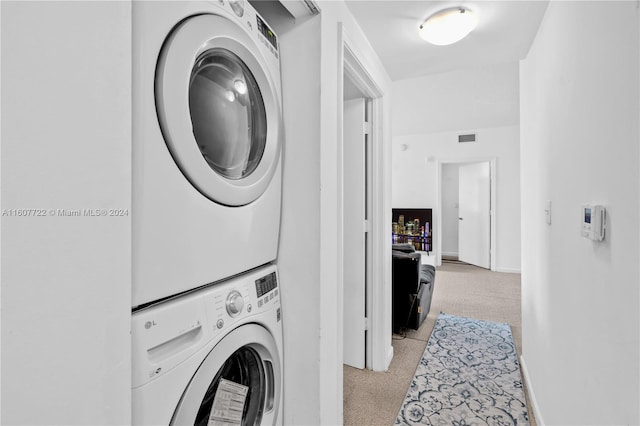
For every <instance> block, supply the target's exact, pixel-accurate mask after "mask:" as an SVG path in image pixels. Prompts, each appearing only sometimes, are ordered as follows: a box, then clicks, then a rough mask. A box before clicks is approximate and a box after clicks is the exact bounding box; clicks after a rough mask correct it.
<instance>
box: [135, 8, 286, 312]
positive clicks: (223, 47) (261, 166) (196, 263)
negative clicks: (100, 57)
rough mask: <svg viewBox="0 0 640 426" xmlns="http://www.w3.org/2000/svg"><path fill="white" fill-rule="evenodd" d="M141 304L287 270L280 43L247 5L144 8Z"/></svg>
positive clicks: (139, 18) (138, 161)
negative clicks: (282, 244)
mask: <svg viewBox="0 0 640 426" xmlns="http://www.w3.org/2000/svg"><path fill="white" fill-rule="evenodd" d="M132 66H133V209H132V225H133V283H134V284H133V300H132V306H134V307H136V306H142V305H144V304H147V303H151V302H154V301H157V300H160V299H162V298H166V297H170V296H173V295H176V294H179V293H181V292H184V291H188V290H190V289H193V288H197V287H199V286H203V285H207V284H209V283H212V282H215V281H218V280H221V279H224V278H227V277H230V276H233V275H236V274H239V273H242V272H244V271H247V270H250V269H252V268H255V267H258V266H260V265H264V264H267V263H269V262H272V261H273V260H274V259H275V258H276V254H277V247H278V235H279V229H280V206H281V186H282V184H281V182H282V179H281V162H280V156H281V146H282V135H283V128H282V108H281V105H282V103H281V87H280V62H279V50H278V39H277V36H276V35H275V34H274V32H273V31H272V30H271V29H270V27H269V26H268V25H267V23H265V21H264V20H263V19H262V18H261V17H260V16H259V15H258V14H257V13H256V11H255V10H254V9H253V8H252V7H251V5H249V3H248V2H246V1H244V0H216V1H207V2H191V1H157V2H155V1H136V2H134V4H133V64H132Z"/></svg>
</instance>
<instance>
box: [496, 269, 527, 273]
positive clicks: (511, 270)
mask: <svg viewBox="0 0 640 426" xmlns="http://www.w3.org/2000/svg"><path fill="white" fill-rule="evenodd" d="M496 272H505V273H507V274H520V273H521V271H520V269H516V268H503V267H498V268H496Z"/></svg>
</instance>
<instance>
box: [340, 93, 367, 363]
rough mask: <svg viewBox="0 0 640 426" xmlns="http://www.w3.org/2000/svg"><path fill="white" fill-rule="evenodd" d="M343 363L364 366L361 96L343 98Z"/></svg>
mask: <svg viewBox="0 0 640 426" xmlns="http://www.w3.org/2000/svg"><path fill="white" fill-rule="evenodd" d="M343 123H344V124H343V126H344V204H343V205H344V256H345V259H344V298H343V300H344V316H343V318H344V332H343V338H344V342H343V345H344V346H343V347H344V353H343V359H344V361H343V362H344V363H345V364H347V365H350V366H352V367H356V368H364V367H365V351H366V349H365V344H366V340H365V303H366V299H365V297H366V296H365V295H366V293H365V288H366V240H365V218H366V202H367V200H366V186H365V185H366V168H365V159H366V156H365V143H366V134H365V100H364V99H354V100H349V101H345V102H344V121H343Z"/></svg>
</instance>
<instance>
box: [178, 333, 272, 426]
mask: <svg viewBox="0 0 640 426" xmlns="http://www.w3.org/2000/svg"><path fill="white" fill-rule="evenodd" d="M281 389H282V384H281V367H280V357H279V355H278V350H277V346H276V343H275V341H274V339H273V337H272V336H271V334H270V333H269V332H268V331H267V330H266V329H265V328H263V327H260V326H258V325H256V324H248V325H244V326H242V327H240V328H238V329H236V330H234V331H232V332H231V333H229V334H228V335H227V336H225V337H224V339H222V340H221V341H220V343H218V344H217V345H216V346H215V347H214V348H213V349H212V350H211V352H210V353H209V354H208V355H207V357H206V358H205V360H204V361H203V362H202V364H201V365H200V367H199V368H198V370H197V371H196V373H195V375H194V376H193V378H192V379H191V381H190V382H189V385H188V387H187V389H186V390H185V392H184V394H183V395H182V398H181V399H180V402H179V404H178V407H177V408H176V411H175V413H174V415H173V418H172V420H171V425H196V426H207V425H208V424H209V421H211V422H212V424H213V423H215V424H242V425H259V424H264V425H273V424H276V422H277V421H278V416H279V415H280V413H279V409H278V408H279V407H280V395H281ZM216 422H218V423H216Z"/></svg>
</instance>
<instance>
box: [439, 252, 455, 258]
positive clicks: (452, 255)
mask: <svg viewBox="0 0 640 426" xmlns="http://www.w3.org/2000/svg"><path fill="white" fill-rule="evenodd" d="M442 255H443V256H449V257H458V252H455V253H454V252H452V251H451V252H449V251H443V252H442Z"/></svg>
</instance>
